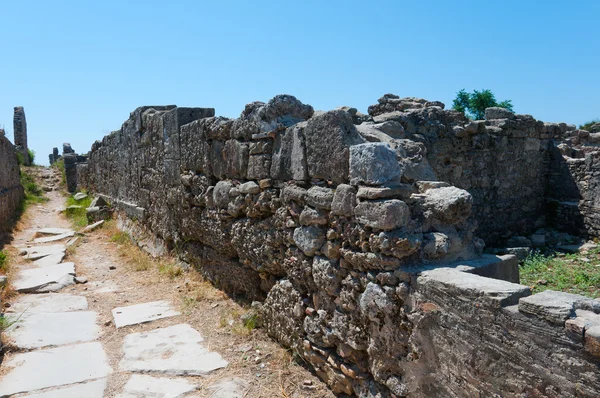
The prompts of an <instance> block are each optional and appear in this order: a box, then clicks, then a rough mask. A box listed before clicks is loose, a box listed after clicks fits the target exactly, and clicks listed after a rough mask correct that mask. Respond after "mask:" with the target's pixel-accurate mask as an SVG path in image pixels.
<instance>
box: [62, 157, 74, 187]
mask: <svg viewBox="0 0 600 398" xmlns="http://www.w3.org/2000/svg"><path fill="white" fill-rule="evenodd" d="M63 159H64V160H65V176H66V178H67V190H68V191H69V192H71V193H74V192H76V191H77V154H75V153H66V154H65V155H64V156H63Z"/></svg>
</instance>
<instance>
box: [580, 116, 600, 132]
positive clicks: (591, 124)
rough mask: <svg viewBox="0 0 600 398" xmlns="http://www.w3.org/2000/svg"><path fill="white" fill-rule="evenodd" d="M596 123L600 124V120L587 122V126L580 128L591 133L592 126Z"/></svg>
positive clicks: (583, 125)
mask: <svg viewBox="0 0 600 398" xmlns="http://www.w3.org/2000/svg"><path fill="white" fill-rule="evenodd" d="M596 123H600V119H594V120H591V121H589V122H587V123H585V124H582V125H580V126H579V128H580V129H581V130H587V131H591V130H592V126H593V125H594V124H596Z"/></svg>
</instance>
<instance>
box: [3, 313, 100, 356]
mask: <svg viewBox="0 0 600 398" xmlns="http://www.w3.org/2000/svg"><path fill="white" fill-rule="evenodd" d="M6 317H7V319H8V321H9V322H12V321H15V322H16V323H15V324H13V325H12V326H11V327H9V328H8V330H7V331H6V334H7V335H8V337H9V338H10V339H11V340H12V342H13V344H14V345H15V346H16V347H18V348H24V349H32V348H42V347H48V346H58V345H64V344H73V343H84V342H87V341H92V340H95V339H97V338H98V336H99V335H100V327H99V326H98V325H97V324H96V319H97V314H96V313H95V312H91V311H78V312H53V313H47V314H45V313H41V314H27V313H25V314H7V315H6Z"/></svg>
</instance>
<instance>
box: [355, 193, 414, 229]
mask: <svg viewBox="0 0 600 398" xmlns="http://www.w3.org/2000/svg"><path fill="white" fill-rule="evenodd" d="M354 214H355V215H356V220H357V221H358V222H359V223H361V224H364V225H366V226H368V227H371V228H374V229H379V230H384V231H388V230H392V229H396V228H401V227H404V226H406V225H407V224H408V223H409V221H410V209H409V208H408V206H407V205H406V203H404V202H403V201H401V200H398V199H390V200H377V201H366V202H361V203H359V204H358V206H356V208H355V209H354Z"/></svg>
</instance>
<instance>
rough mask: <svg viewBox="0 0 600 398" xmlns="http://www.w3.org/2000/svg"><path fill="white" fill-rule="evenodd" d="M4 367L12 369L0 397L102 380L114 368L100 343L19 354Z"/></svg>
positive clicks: (0, 385)
mask: <svg viewBox="0 0 600 398" xmlns="http://www.w3.org/2000/svg"><path fill="white" fill-rule="evenodd" d="M3 366H6V367H7V368H12V369H11V370H9V371H8V373H7V374H6V375H5V376H4V377H3V378H2V383H1V384H0V396H6V395H8V396H10V395H12V394H17V393H21V392H32V391H36V390H41V389H43V388H48V387H58V386H64V385H67V384H74V383H80V382H82V381H86V380H94V379H100V378H103V377H106V376H108V374H109V373H111V371H112V370H111V368H110V366H109V365H108V361H107V358H106V354H105V353H104V350H103V349H102V345H101V344H100V343H98V342H93V343H84V344H77V345H72V346H65V347H58V348H51V349H47V350H36V351H31V352H26V353H23V354H18V355H15V356H14V357H12V358H11V359H10V360H9V361H7V362H6V363H3ZM33 375H35V377H33Z"/></svg>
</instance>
